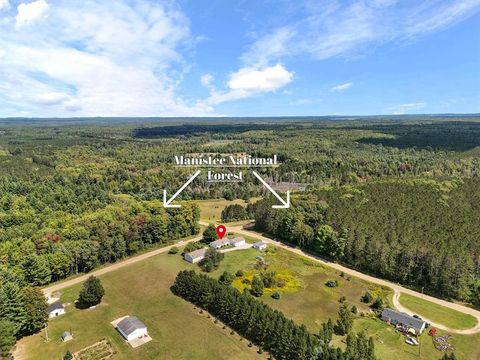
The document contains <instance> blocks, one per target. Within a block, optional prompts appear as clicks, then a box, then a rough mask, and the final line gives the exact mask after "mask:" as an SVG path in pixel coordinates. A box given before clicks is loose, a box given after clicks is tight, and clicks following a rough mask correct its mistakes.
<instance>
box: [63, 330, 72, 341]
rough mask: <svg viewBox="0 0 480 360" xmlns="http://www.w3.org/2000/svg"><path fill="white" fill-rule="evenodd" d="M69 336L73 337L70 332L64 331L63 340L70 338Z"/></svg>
mask: <svg viewBox="0 0 480 360" xmlns="http://www.w3.org/2000/svg"><path fill="white" fill-rule="evenodd" d="M69 336H72V334H70V332H69V331H64V332H63V334H62V338H63V339H65V338H67V337H69Z"/></svg>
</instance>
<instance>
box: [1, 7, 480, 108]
mask: <svg viewBox="0 0 480 360" xmlns="http://www.w3.org/2000/svg"><path fill="white" fill-rule="evenodd" d="M479 33H480V0H455V1H453V0H429V1H421V0H401V1H400V0H398V1H397V0H358V1H335V0H328V1H326V0H324V1H323V0H315V1H313V0H312V1H310V0H307V1H284V0H275V1H274V0H264V1H257V0H255V1H253V0H249V1H241V0H240V1H227V0H208V1H207V0H180V1H158V0H157V1H147V0H138V1H137V0H115V1H113V0H112V1H107V0H102V1H100V0H82V1H81V2H80V1H69V0H34V1H18V0H0V117H12V116H25V117H36V116H38V117H71V116H219V115H226V116H296V115H298V116H301V115H340V114H342V115H343V114H345V115H368V114H414V113H474V112H475V113H477V112H480V41H479V40H478V34H479Z"/></svg>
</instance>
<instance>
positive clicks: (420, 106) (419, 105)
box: [390, 101, 427, 115]
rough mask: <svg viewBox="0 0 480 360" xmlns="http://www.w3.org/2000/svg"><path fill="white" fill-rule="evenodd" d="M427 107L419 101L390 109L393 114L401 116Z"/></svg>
mask: <svg viewBox="0 0 480 360" xmlns="http://www.w3.org/2000/svg"><path fill="white" fill-rule="evenodd" d="M426 106H427V103H426V102H424V101H419V102H416V103H407V104H400V105H397V106H394V107H392V108H390V110H391V111H392V113H393V114H396V115H402V114H405V113H407V112H410V111H415V110H420V109H423V108H425V107H426Z"/></svg>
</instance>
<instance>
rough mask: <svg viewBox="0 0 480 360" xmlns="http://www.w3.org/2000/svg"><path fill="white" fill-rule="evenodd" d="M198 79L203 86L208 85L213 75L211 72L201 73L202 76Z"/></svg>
mask: <svg viewBox="0 0 480 360" xmlns="http://www.w3.org/2000/svg"><path fill="white" fill-rule="evenodd" d="M200 81H201V83H202V85H203V86H206V87H209V86H210V85H211V84H212V81H213V75H212V74H203V75H202V77H201V78H200Z"/></svg>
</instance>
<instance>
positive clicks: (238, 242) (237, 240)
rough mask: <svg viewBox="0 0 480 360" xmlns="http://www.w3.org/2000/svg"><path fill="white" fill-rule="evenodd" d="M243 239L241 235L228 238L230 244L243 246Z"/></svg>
mask: <svg viewBox="0 0 480 360" xmlns="http://www.w3.org/2000/svg"><path fill="white" fill-rule="evenodd" d="M245 244H246V243H245V239H244V238H243V237H236V238H235V239H232V240H230V245H232V246H234V247H239V246H244V245H245Z"/></svg>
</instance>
